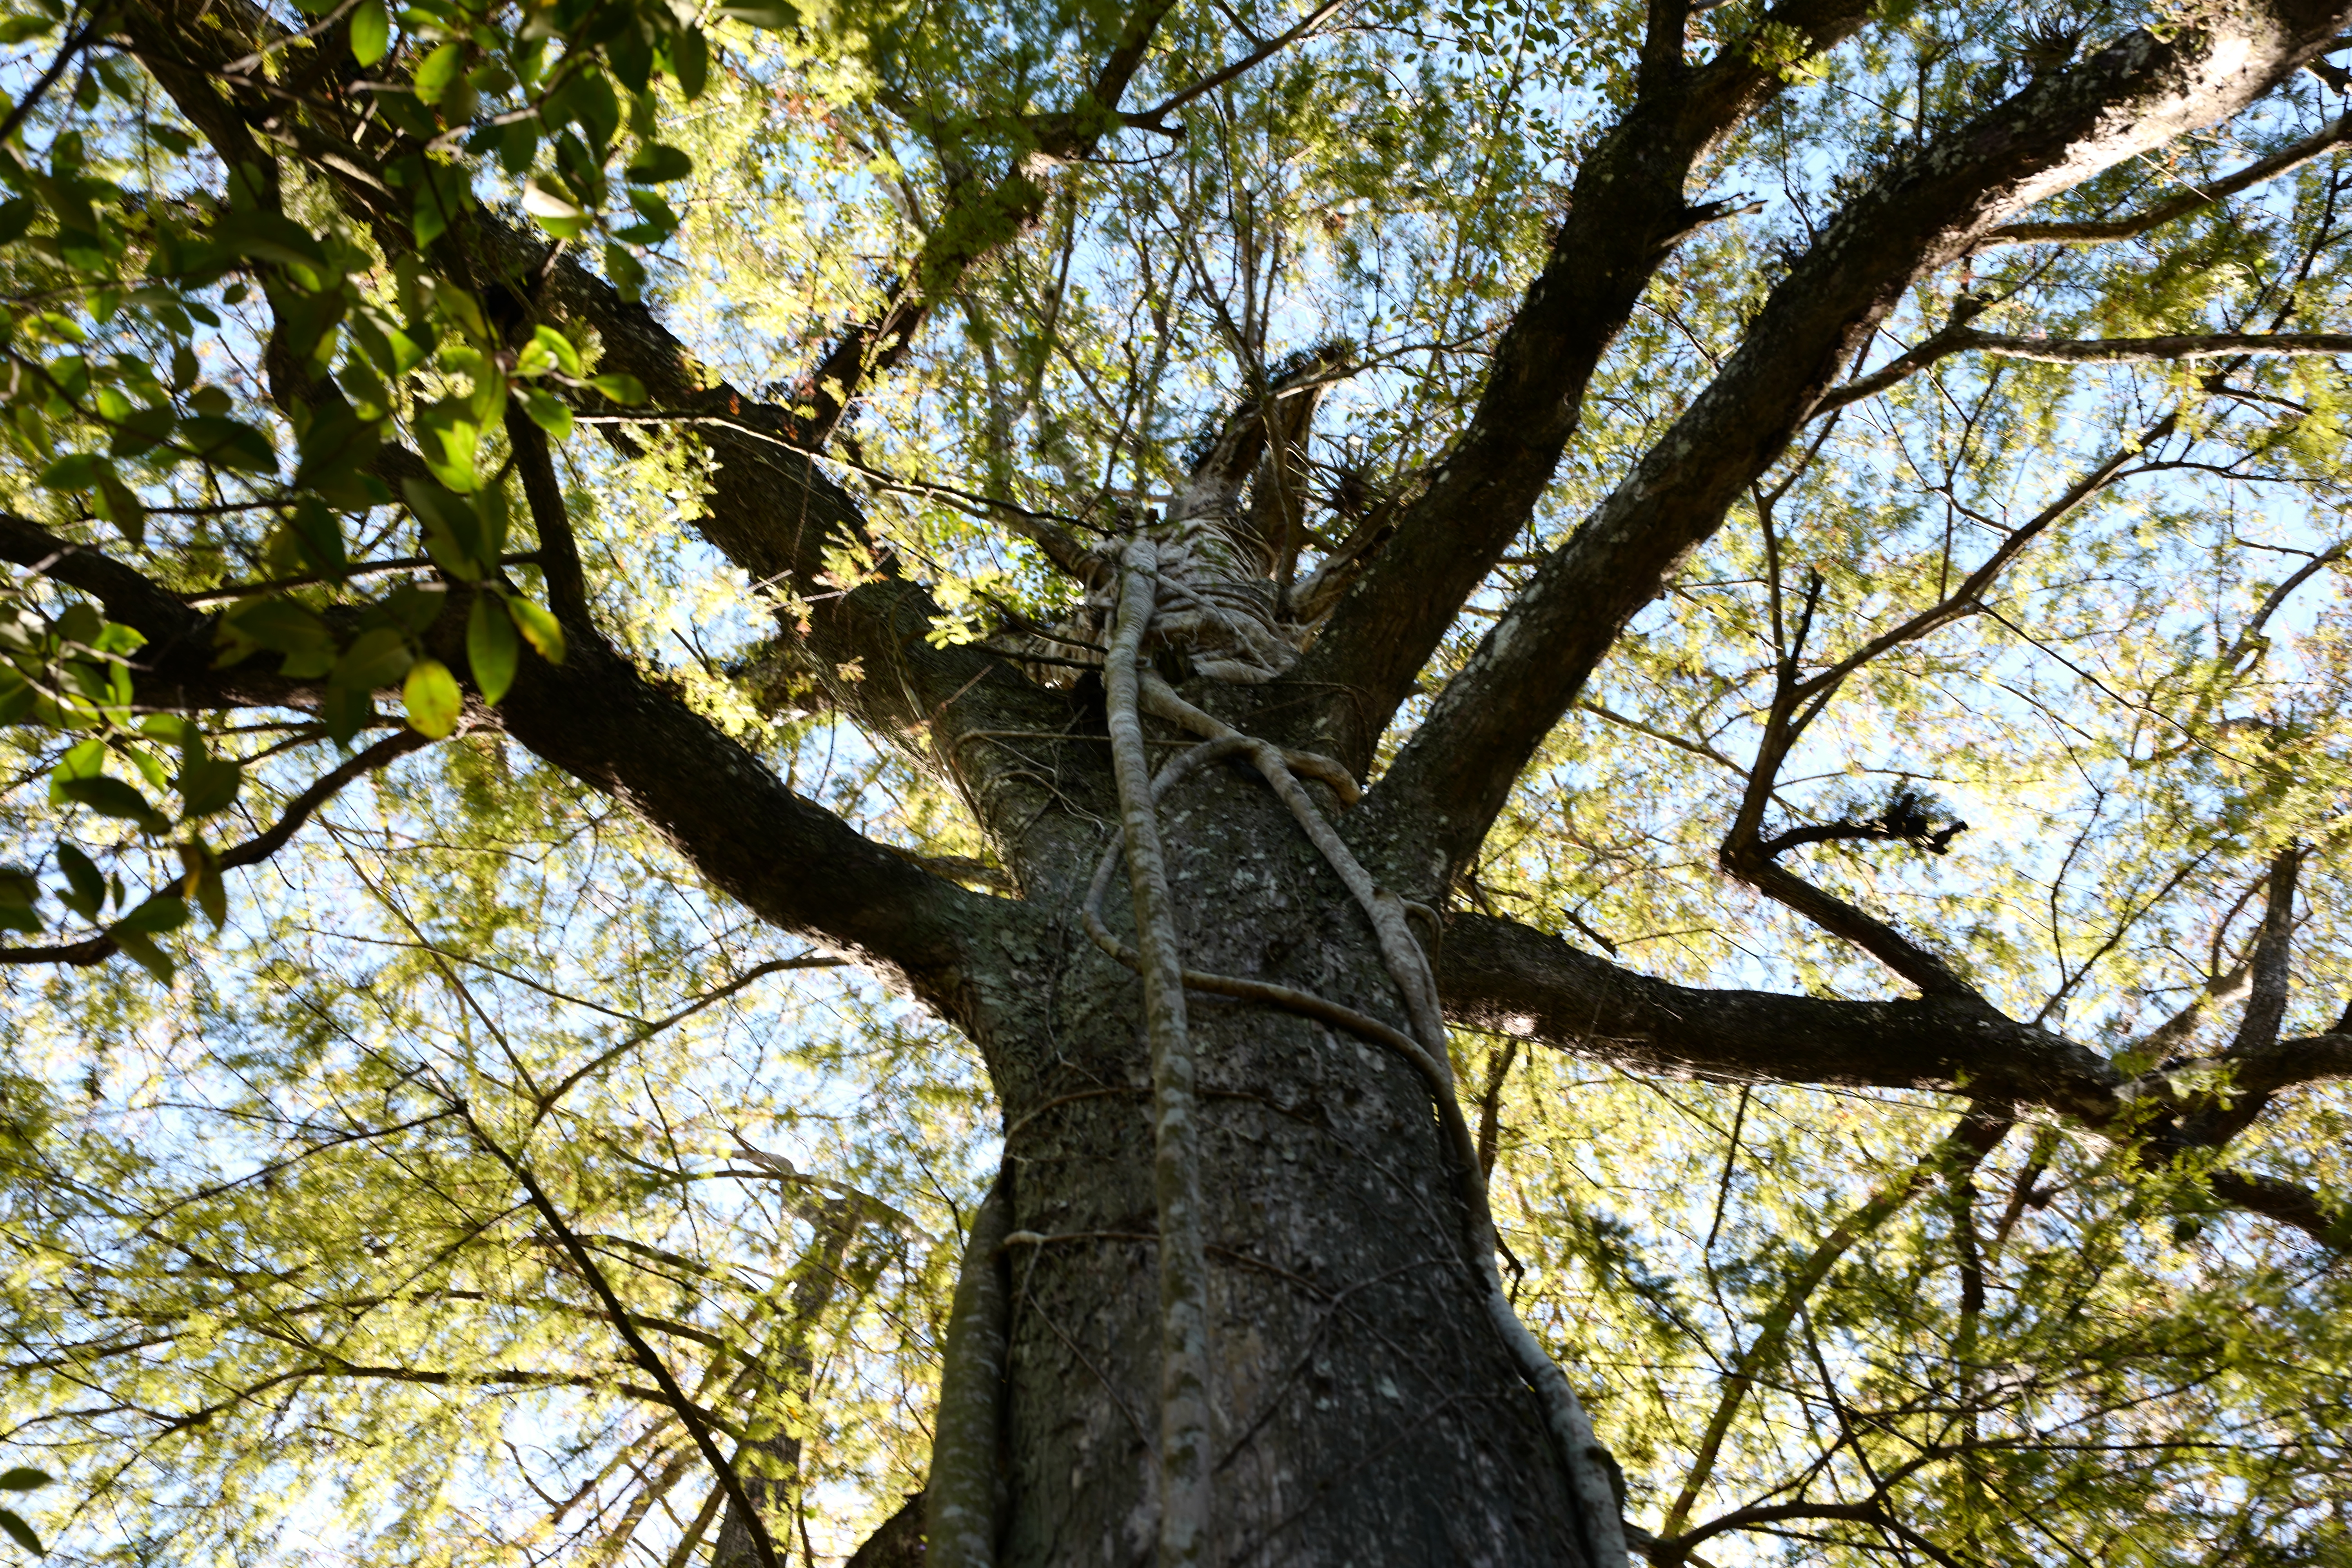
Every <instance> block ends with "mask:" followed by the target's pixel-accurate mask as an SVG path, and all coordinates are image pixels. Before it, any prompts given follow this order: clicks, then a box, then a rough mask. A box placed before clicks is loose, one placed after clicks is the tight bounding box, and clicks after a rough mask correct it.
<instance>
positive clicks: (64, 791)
mask: <svg viewBox="0 0 2352 1568" xmlns="http://www.w3.org/2000/svg"><path fill="white" fill-rule="evenodd" d="M56 788H57V793H58V794H59V795H63V796H65V798H66V799H68V800H69V801H72V802H74V803H75V804H76V805H86V806H88V807H89V808H90V810H92V811H95V812H98V813H100V814H101V815H103V816H119V817H121V818H123V819H124V820H126V821H130V822H135V823H137V824H138V825H139V826H140V828H141V829H142V831H144V832H147V833H158V834H160V833H167V832H169V831H171V827H172V822H171V818H169V817H167V816H164V815H163V813H162V812H160V811H157V810H156V809H155V807H154V806H153V805H152V804H151V803H150V802H149V801H148V799H147V797H146V796H145V795H141V794H140V793H139V792H138V791H137V790H135V789H133V788H131V786H130V785H129V784H124V783H123V782H122V781H121V779H118V778H113V777H110V776H109V775H108V774H105V773H100V774H98V775H97V776H96V777H94V778H80V779H61V780H59V781H58V784H57V785H56Z"/></svg>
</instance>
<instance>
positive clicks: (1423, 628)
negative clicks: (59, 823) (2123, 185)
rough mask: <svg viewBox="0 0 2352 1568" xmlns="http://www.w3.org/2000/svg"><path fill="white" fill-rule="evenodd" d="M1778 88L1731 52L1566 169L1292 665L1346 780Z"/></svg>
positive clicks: (1772, 19)
mask: <svg viewBox="0 0 2352 1568" xmlns="http://www.w3.org/2000/svg"><path fill="white" fill-rule="evenodd" d="M1871 14H1872V8H1871V7H1870V6H1868V5H1860V4H1853V3H1852V0H1784V3H1783V4H1781V5H1777V6H1775V7H1773V9H1772V10H1771V11H1770V12H1769V14H1768V15H1767V16H1762V17H1759V26H1772V27H1775V28H1785V29H1790V30H1792V31H1793V32H1794V33H1795V34H1796V35H1797V36H1799V37H1801V38H1803V39H1804V40H1805V47H1807V49H1808V50H1809V51H1812V52H1818V51H1821V50H1824V49H1828V48H1832V47H1835V46H1836V45H1837V44H1839V43H1840V42H1842V41H1843V40H1844V39H1845V38H1847V37H1851V36H1852V35H1853V34H1854V33H1855V32H1856V31H1858V30H1859V29H1860V28H1861V27H1862V26H1863V25H1864V23H1865V22H1866V21H1867V20H1868V18H1869V16H1870V15H1871ZM1783 86H1784V83H1783V81H1782V79H1781V77H1780V72H1779V71H1778V70H1777V69H1776V68H1772V67H1771V66H1769V65H1767V64H1764V63H1762V61H1761V58H1760V54H1759V51H1757V50H1755V49H1754V48H1753V47H1751V44H1750V42H1749V39H1748V37H1742V38H1740V39H1739V40H1738V41H1737V42H1735V43H1733V44H1731V45H1730V46H1729V47H1727V48H1726V49H1725V50H1724V51H1723V52H1722V53H1720V54H1718V55H1717V57H1716V58H1714V59H1713V60H1711V61H1709V62H1707V63H1706V65H1704V66H1700V67H1697V68H1692V69H1686V70H1683V71H1680V72H1677V73H1675V75H1674V78H1673V79H1672V81H1671V82H1667V81H1664V79H1657V80H1656V81H1655V82H1654V84H1649V85H1645V88H1644V90H1643V93H1642V94H1641V96H1640V97H1638V98H1637V100H1635V102H1634V104H1633V107H1632V108H1631V109H1630V110H1627V112H1626V114H1625V115H1624V117H1623V118H1622V120H1621V121H1618V123H1617V125H1616V126H1615V128H1614V129H1612V131H1611V132H1609V133H1608V134H1607V135H1605V136H1604V137H1602V138H1601V142H1600V143H1599V144H1598V145H1597V146H1595V147H1594V148H1593V150H1592V151H1591V153H1589V154H1587V155H1586V156H1585V157H1584V158H1583V160H1582V161H1581V162H1580V164H1579V167H1578V172H1577V178H1576V186H1575V189H1574V192H1573V194H1572V195H1571V198H1570V205H1569V210H1568V216H1567V217H1566V218H1565V220H1564V221H1563V222H1562V224H1561V226H1560V230H1559V235H1558V237H1556V238H1555V239H1554V240H1553V242H1552V247H1551V252H1550V254H1549V257H1547V258H1546V259H1545V262H1544V267H1543V270H1542V271H1541V272H1540V273H1538V275H1537V277H1536V279H1534V281H1533V282H1531V283H1530V284H1528V289H1527V292H1526V294H1525V295H1524V296H1523V297H1522V300H1521V303H1520V306H1519V309H1518V311H1517V315H1516V316H1514V317H1513V319H1512V321H1511V323H1510V325H1509V326H1508V327H1507V329H1505V331H1503V332H1502V334H1501V336H1500V337H1499V338H1498V339H1497V340H1496V344H1495V352H1494V357H1493V360H1492V362H1491V366H1492V368H1491V369H1490V370H1489V372H1488V374H1487V379H1486V386H1485V388H1484V389H1483V390H1482V391H1481V393H1480V395H1479V399H1478V404H1477V407H1476V409H1475V412H1474V413H1473V414H1472V416H1471V420H1470V425H1469V427H1468V428H1467V429H1466V430H1465V431H1464V433H1463V435H1462V437H1461V438H1460V439H1459V440H1457V441H1456V442H1455V443H1454V446H1453V447H1452V449H1451V450H1450V451H1449V452H1448V453H1447V454H1446V456H1445V457H1444V458H1443V459H1441V460H1440V461H1439V462H1438V463H1436V464H1435V465H1434V466H1433V467H1432V468H1430V469H1429V470H1428V471H1427V472H1426V473H1425V474H1423V476H1421V478H1420V479H1419V481H1418V482H1419V485H1420V489H1419V492H1418V494H1416V495H1414V496H1412V499H1411V500H1408V501H1406V502H1405V503H1404V504H1403V505H1402V508H1401V509H1400V510H1399V511H1398V513H1397V514H1396V516H1395V518H1394V520H1393V532H1392V534H1391V537H1390V538H1389V539H1388V540H1387V542H1386V543H1385V544H1384V545H1383V546H1382V547H1381V550H1380V552H1378V553H1377V554H1376V555H1374V556H1372V557H1371V558H1370V561H1369V563H1368V564H1367V565H1366V567H1365V569H1364V571H1363V573H1362V574H1361V575H1360V577H1359V578H1358V580H1357V581H1356V584H1355V585H1354V586H1353V587H1352V588H1351V589H1350V590H1349V592H1348V594H1347V595H1345V596H1344V597H1343V598H1342V599H1341V600H1340V602H1339V608H1338V609H1337V610H1336V611H1335V612H1334V614H1333V616H1332V617H1331V620H1330V623H1329V625H1328V626H1327V627H1326V628H1325V630H1324V632H1323V634H1322V636H1321V637H1320V638H1319V639H1318V641H1317V643H1316V645H1315V647H1313V648H1312V649H1310V650H1309V651H1308V653H1307V657H1306V658H1305V659H1304V660H1303V661H1302V662H1301V664H1300V666H1299V668H1298V671H1297V673H1298V675H1299V676H1300V677H1301V678H1302V679H1317V680H1324V681H1329V682H1333V683H1336V684H1339V685H1342V686H1345V687H1348V688H1350V689H1353V690H1355V691H1357V692H1359V693H1360V694H1361V698H1362V701H1361V704H1360V710H1359V712H1358V714H1357V716H1356V719H1355V721H1356V722H1358V723H1360V724H1361V725H1362V726H1363V731H1362V732H1361V733H1360V734H1359V735H1357V736H1356V737H1354V739H1353V741H1352V745H1351V748H1350V749H1352V751H1353V752H1354V753H1355V754H1354V755H1352V756H1349V757H1347V758H1346V759H1345V760H1347V761H1349V763H1351V764H1352V765H1355V766H1357V767H1358V768H1359V769H1360V768H1361V767H1362V766H1363V764H1364V763H1367V762H1368V761H1369V760H1370V753H1371V749H1372V745H1373V742H1374V740H1375V739H1376V738H1377V736H1378V734H1379V732H1380V731H1381V729H1382V728H1383V727H1384V726H1385V725H1386V723H1387V721H1388V719H1389V716H1390V715H1391V713H1393V712H1394V711H1395V710H1396V707H1397V704H1398V703H1400V702H1402V700H1404V698H1405V697H1406V696H1408V695H1409V694H1410V693H1411V692H1412V688H1413V682H1414V680H1415V679H1416V678H1417V677H1418V675H1419V674H1420V671H1421V668H1422V666H1423V664H1425V663H1426V662H1427V661H1428V658H1429V656H1430V654H1431V653H1432V652H1433V651H1434V650H1435V648H1436V647H1437V645H1438V642H1439V640H1440V639H1441V638H1442V637H1444V634H1445V628H1446V627H1447V626H1449V625H1451V624H1452V622H1453V619H1454V613H1455V611H1456V610H1457V609H1458V608H1459V607H1460V606H1461V605H1462V603H1463V601H1464V600H1465V599H1466V598H1467V597H1468V596H1469V595H1470V593H1471V591H1472V590H1473V589H1474V588H1475V587H1476V585H1477V584H1478V582H1479V581H1480V579H1482V578H1483V577H1485V576H1486V574H1487V573H1488V572H1489V571H1491V570H1492V569H1493V567H1494V565H1495V563H1496V561H1497V560H1499V559H1500V558H1501V557H1502V555H1503V554H1504V552H1506V551H1507V550H1508V549H1509V548H1510V545H1511V542H1512V541H1513V540H1514V539H1515V538H1517V535H1518V532H1519V531H1520V530H1521V529H1522V528H1523V527H1525V526H1526V524H1527V522H1528V519H1529V518H1530V517H1532V516H1533V515H1534V511H1535V507H1536V503H1537V501H1538V500H1539V499H1540V498H1541V496H1542V494H1543V491H1544V489H1545V488H1546V487H1547V486H1548V485H1549V483H1550V482H1551V477H1552V473H1553V470H1554V469H1555V468H1557V466H1558V464H1559V458H1560V454H1561V453H1562V452H1563V451H1564V450H1565V449H1566V447H1567V444H1568V441H1569V438H1570V437H1571V436H1572V435H1573V434H1574V433H1575V430H1576V427H1577V424H1578V421H1579V419H1580V415H1581V411H1582V405H1583V399H1584V391H1585V387H1586V385H1587V384H1588V383H1589V382H1590V381H1591V375H1592V372H1593V367H1594V366H1595V365H1596V364H1598V363H1599V362H1600V359H1601V354H1602V353H1604V352H1605V351H1606V350H1607V348H1608V347H1609V344H1610V343H1611V342H1612V340H1613V339H1614V338H1615V336H1616V334H1617V332H1618V331H1619V330H1620V329H1621V328H1622V326H1623V325H1624V323H1625V321H1626V320H1627V319H1628V317H1629V316H1630V315H1631V314H1632V311H1633V306H1634V303H1635V301H1636V300H1639V299H1640V297H1641V293H1642V290H1643V289H1644V288H1645V287H1646V286H1647V285H1648V283H1649V280H1650V278H1651V276H1652V275H1653V274H1654V273H1655V272H1656V270H1657V268H1658V267H1659V265H1660V264H1661V263H1662V262H1663V261H1664V259H1665V258H1666V256H1667V255H1668V253H1669V250H1670V248H1671V245H1672V242H1673V241H1674V240H1675V238H1677V237H1680V236H1681V235H1683V234H1685V233H1687V232H1688V230H1689V221H1690V214H1691V212H1692V208H1691V205H1690V204H1689V203H1688V201H1687V200H1686V199H1685V195H1684V192H1685V187H1686V185H1687V184H1688V182H1689V178H1690V175H1691V172H1692V171H1693V170H1694V169H1696V167H1697V166H1698V165H1699V164H1700V163H1701V162H1702V161H1703V160H1704V159H1705V158H1706V156H1707V154H1708V153H1710V152H1711V151H1712V150H1713V149H1714V148H1715V147H1716V146H1717V145H1718V144H1719V143H1720V142H1722V140H1723V139H1724V138H1725V137H1726V136H1727V135H1729V134H1730V133H1731V132H1732V131H1733V130H1734V129H1735V128H1737V127H1738V125H1739V124H1740V123H1741V122H1742V121H1745V120H1747V119H1748V117H1749V116H1750V115H1752V114H1754V113H1755V112H1756V111H1757V110H1759V109H1760V108H1761V107H1762V106H1763V105H1764V104H1765V103H1767V102H1769V100H1771V99H1773V98H1774V97H1775V96H1777V95H1778V94H1779V93H1780V91H1781V90H1782V88H1783Z"/></svg>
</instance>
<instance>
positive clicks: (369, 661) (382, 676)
mask: <svg viewBox="0 0 2352 1568" xmlns="http://www.w3.org/2000/svg"><path fill="white" fill-rule="evenodd" d="M414 660H415V655H413V654H411V653H410V652H409V651H408V638H407V637H406V636H405V635H404V634H403V633H401V632H400V631H397V630H395V629H394V628H393V627H391V626H378V627H377V628H376V629H375V630H373V631H372V632H362V633H361V634H360V635H359V636H358V637H354V638H352V646H351V647H347V648H345V649H344V650H343V657H342V658H339V659H337V660H336V661H335V672H334V674H333V676H332V677H331V678H330V683H331V684H332V685H335V686H341V687H348V688H350V689H352V690H354V691H373V690H376V689H379V688H382V687H386V686H390V685H391V684H392V683H393V682H394V681H395V680H398V679H400V678H401V677H402V676H404V675H406V674H407V673H408V667H409V665H410V664H411V663H412V662H414Z"/></svg>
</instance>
